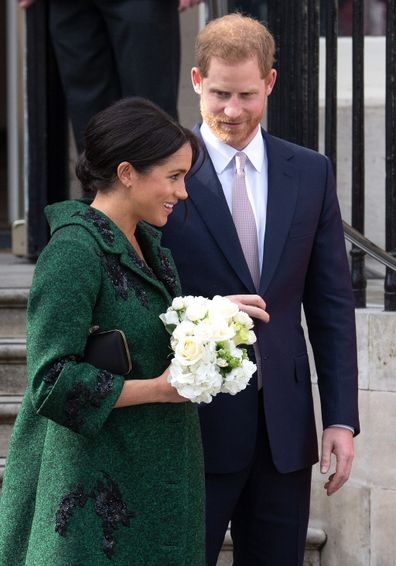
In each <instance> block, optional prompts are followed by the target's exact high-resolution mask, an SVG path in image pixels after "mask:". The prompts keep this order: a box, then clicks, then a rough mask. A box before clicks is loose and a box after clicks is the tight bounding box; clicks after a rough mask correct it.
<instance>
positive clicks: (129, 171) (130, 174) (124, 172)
mask: <svg viewBox="0 0 396 566" xmlns="http://www.w3.org/2000/svg"><path fill="white" fill-rule="evenodd" d="M117 177H118V179H119V181H120V182H121V183H122V184H123V185H124V186H125V187H128V189H130V188H131V187H132V185H133V180H134V177H135V169H134V168H133V166H132V165H131V164H130V163H129V162H128V161H122V162H121V163H120V164H119V165H118V167H117Z"/></svg>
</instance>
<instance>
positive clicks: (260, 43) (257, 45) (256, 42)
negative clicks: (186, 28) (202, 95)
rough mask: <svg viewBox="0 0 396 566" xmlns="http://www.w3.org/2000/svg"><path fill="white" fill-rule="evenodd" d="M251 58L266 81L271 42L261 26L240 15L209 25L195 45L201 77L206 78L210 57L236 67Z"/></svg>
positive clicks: (255, 21)
mask: <svg viewBox="0 0 396 566" xmlns="http://www.w3.org/2000/svg"><path fill="white" fill-rule="evenodd" d="M254 56H256V57H257V61H258V65H259V69H260V72H261V76H262V78H265V77H266V76H267V75H268V73H269V72H270V70H271V69H272V65H273V63H274V56H275V41H274V38H273V37H272V35H271V33H270V32H269V31H268V29H267V28H266V27H265V26H264V25H262V24H261V23H260V22H258V21H257V20H254V19H253V18H249V17H247V16H242V15H241V14H239V13H235V14H229V15H228V16H223V17H222V18H216V19H215V20H212V21H210V22H209V23H208V25H207V26H205V27H204V28H203V29H202V30H201V31H200V32H199V34H198V35H197V39H196V41H195V61H196V65H197V67H198V69H199V72H200V74H201V76H202V77H207V76H208V72H209V65H210V60H211V58H212V57H218V58H220V59H223V61H225V62H226V63H239V62H241V61H245V60H246V59H251V58H252V57H254Z"/></svg>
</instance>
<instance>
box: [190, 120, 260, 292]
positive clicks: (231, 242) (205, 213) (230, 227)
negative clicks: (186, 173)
mask: <svg viewBox="0 0 396 566" xmlns="http://www.w3.org/2000/svg"><path fill="white" fill-rule="evenodd" d="M195 134H196V135H198V136H199V131H198V132H197V130H195ZM199 137H200V136H199ZM205 154H206V152H205ZM188 194H189V199H190V200H191V202H192V203H193V204H194V206H195V207H196V209H197V211H198V213H199V215H200V216H201V218H202V220H203V222H204V223H205V224H206V226H207V228H208V230H209V231H210V233H211V234H212V236H213V238H214V239H215V240H216V242H217V244H218V246H219V247H220V249H221V251H222V252H223V254H224V256H225V258H226V260H227V261H228V263H229V264H230V265H231V267H232V268H233V269H234V271H235V273H236V275H237V276H238V277H239V278H240V279H241V281H242V282H243V284H244V285H245V286H246V288H247V289H248V290H249V291H250V292H251V293H255V292H256V291H255V288H254V284H253V281H252V278H251V275H250V272H249V268H248V266H247V264H246V260H245V256H244V255H243V251H242V248H241V245H240V242H239V238H238V234H237V232H236V230H235V226H234V222H233V220H232V216H231V213H230V210H229V208H228V205H227V201H226V199H225V196H224V192H223V189H222V186H221V183H220V181H219V179H218V177H217V174H216V171H215V169H214V167H213V164H212V162H211V160H210V158H209V156H208V155H207V154H206V156H205V159H204V161H203V163H202V165H201V167H200V169H199V170H198V171H197V172H195V174H194V175H192V177H191V178H190V180H189V181H188Z"/></svg>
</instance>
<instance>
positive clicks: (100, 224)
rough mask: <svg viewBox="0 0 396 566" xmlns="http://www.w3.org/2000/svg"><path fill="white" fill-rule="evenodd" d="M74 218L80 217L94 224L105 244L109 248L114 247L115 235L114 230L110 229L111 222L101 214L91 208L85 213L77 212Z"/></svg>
mask: <svg viewBox="0 0 396 566" xmlns="http://www.w3.org/2000/svg"><path fill="white" fill-rule="evenodd" d="M72 216H80V218H83V219H84V220H87V221H88V222H92V224H93V225H94V226H95V228H96V229H97V231H98V232H99V234H100V235H101V236H102V238H103V240H104V242H105V243H106V244H108V245H109V246H112V245H113V242H114V234H113V231H112V229H111V228H110V223H109V221H108V220H106V218H103V216H100V214H98V213H97V212H95V211H94V210H93V209H92V208H89V209H88V210H87V211H86V212H84V213H82V212H80V211H77V212H75V213H74V214H73V215H72Z"/></svg>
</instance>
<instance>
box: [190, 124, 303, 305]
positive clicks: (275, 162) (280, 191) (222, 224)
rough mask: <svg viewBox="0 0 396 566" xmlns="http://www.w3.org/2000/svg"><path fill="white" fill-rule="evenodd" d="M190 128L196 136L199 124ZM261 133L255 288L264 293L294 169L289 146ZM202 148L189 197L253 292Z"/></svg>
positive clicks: (282, 233)
mask: <svg viewBox="0 0 396 566" xmlns="http://www.w3.org/2000/svg"><path fill="white" fill-rule="evenodd" d="M194 132H195V134H196V135H198V137H200V134H199V126H195V128H194ZM262 134H263V137H264V140H265V143H266V149H267V154H268V204H267V223H266V232H265V242H264V262H263V269H262V275H261V281H260V290H259V291H260V293H261V294H264V293H265V291H266V289H267V288H268V285H269V284H270V281H271V279H272V277H273V275H274V273H275V270H276V267H277V265H278V263H279V260H280V257H281V254H282V250H283V246H284V244H285V241H286V238H287V234H288V232H289V229H290V224H291V221H292V218H293V214H294V210H295V206H296V200H297V193H298V172H297V170H296V167H295V165H294V156H295V152H294V150H293V146H292V145H291V144H288V143H287V142H284V141H283V140H280V139H277V138H274V137H273V136H270V135H269V134H267V133H266V132H265V131H264V130H263V131H262ZM201 141H202V138H201ZM203 152H204V158H203V163H202V165H201V167H200V168H199V169H198V170H197V171H195V172H193V173H194V174H193V175H192V176H191V177H190V179H189V181H188V193H189V198H190V200H191V201H192V202H193V203H194V205H195V206H196V208H197V210H198V213H199V214H200V216H201V218H202V220H203V221H204V222H205V224H206V226H207V227H208V230H209V231H210V232H211V234H212V236H213V237H214V239H215V240H216V242H217V243H218V245H219V247H220V248H221V250H222V252H223V254H224V255H225V257H226V259H227V261H228V262H229V264H230V265H231V266H232V268H233V269H234V271H235V273H236V274H237V276H238V277H239V278H240V279H241V281H242V283H243V284H244V285H245V287H246V288H247V289H248V290H249V292H251V293H255V292H256V290H255V288H254V285H253V281H252V278H251V276H250V272H249V269H248V267H247V264H246V261H245V258H244V255H243V252H242V248H241V246H240V243H239V239H238V235H237V232H236V229H235V226H234V223H233V220H232V216H231V213H230V211H229V208H228V206H227V203H226V200H225V197H224V193H223V190H222V187H221V184H220V181H219V180H218V177H217V175H216V172H215V170H214V168H213V165H212V162H211V160H210V159H209V156H208V154H207V152H206V149H205V148H204V149H203Z"/></svg>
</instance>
